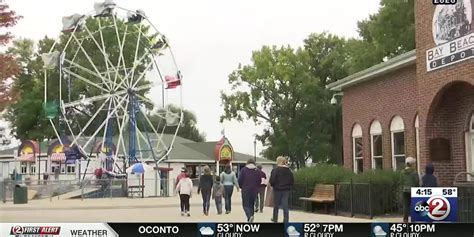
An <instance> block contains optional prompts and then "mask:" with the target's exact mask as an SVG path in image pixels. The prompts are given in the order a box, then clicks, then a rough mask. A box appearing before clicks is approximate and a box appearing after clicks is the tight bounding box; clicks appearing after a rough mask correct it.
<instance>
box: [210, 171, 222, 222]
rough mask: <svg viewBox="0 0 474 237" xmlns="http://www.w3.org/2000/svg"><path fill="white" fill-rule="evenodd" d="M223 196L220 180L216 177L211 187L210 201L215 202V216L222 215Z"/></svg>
mask: <svg viewBox="0 0 474 237" xmlns="http://www.w3.org/2000/svg"><path fill="white" fill-rule="evenodd" d="M223 196H224V185H223V184H221V178H220V177H219V176H216V181H215V182H214V185H213V187H212V199H214V200H215V201H216V208H217V214H218V215H220V214H222V197H223Z"/></svg>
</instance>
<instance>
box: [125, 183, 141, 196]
mask: <svg viewBox="0 0 474 237" xmlns="http://www.w3.org/2000/svg"><path fill="white" fill-rule="evenodd" d="M144 188H145V186H144V185H131V186H128V197H131V198H133V196H134V195H135V194H138V196H139V197H140V196H141V197H142V198H143V195H144Z"/></svg>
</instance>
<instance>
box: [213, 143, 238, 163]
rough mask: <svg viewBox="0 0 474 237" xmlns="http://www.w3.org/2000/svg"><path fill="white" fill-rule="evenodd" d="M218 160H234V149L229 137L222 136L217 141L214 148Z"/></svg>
mask: <svg viewBox="0 0 474 237" xmlns="http://www.w3.org/2000/svg"><path fill="white" fill-rule="evenodd" d="M214 156H215V158H216V161H219V162H220V161H232V160H233V158H234V149H233V148H232V145H231V144H230V142H229V140H227V138H225V137H224V138H222V139H221V140H220V141H218V142H217V143H216V146H215V148H214Z"/></svg>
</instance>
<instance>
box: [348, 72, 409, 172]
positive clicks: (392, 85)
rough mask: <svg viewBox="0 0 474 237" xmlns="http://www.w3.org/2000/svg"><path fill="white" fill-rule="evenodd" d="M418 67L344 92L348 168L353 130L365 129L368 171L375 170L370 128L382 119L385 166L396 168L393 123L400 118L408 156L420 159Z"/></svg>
mask: <svg viewBox="0 0 474 237" xmlns="http://www.w3.org/2000/svg"><path fill="white" fill-rule="evenodd" d="M415 76H416V68H415V66H414V65H412V66H409V67H406V68H404V69H401V70H399V71H396V72H392V73H390V74H387V75H385V76H384V77H383V78H382V79H378V80H371V81H368V82H366V83H362V84H360V85H356V86H353V87H350V88H348V89H347V90H344V96H343V102H342V106H343V131H344V132H343V136H344V138H343V143H344V165H345V166H346V167H348V168H351V169H352V167H353V159H352V127H353V126H354V124H355V123H358V124H360V125H361V127H362V133H363V150H364V170H368V169H371V165H372V162H371V151H370V149H371V147H370V125H371V123H372V122H373V121H374V120H378V121H379V122H380V124H381V126H382V140H383V165H384V168H386V169H390V168H392V158H391V157H392V155H391V154H392V150H391V133H390V123H391V121H392V118H393V117H395V116H396V115H399V116H400V117H402V119H403V121H404V124H405V153H406V155H407V156H413V157H416V145H415V129H414V126H415V123H414V122H415V116H416V106H417V105H416V103H414V101H416V94H417V88H416V86H417V85H416V78H415Z"/></svg>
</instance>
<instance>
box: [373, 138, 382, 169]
mask: <svg viewBox="0 0 474 237" xmlns="http://www.w3.org/2000/svg"><path fill="white" fill-rule="evenodd" d="M372 142H373V144H372V149H373V150H372V158H373V159H374V163H373V165H374V167H373V168H375V169H383V150H382V147H383V145H382V135H372Z"/></svg>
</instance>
